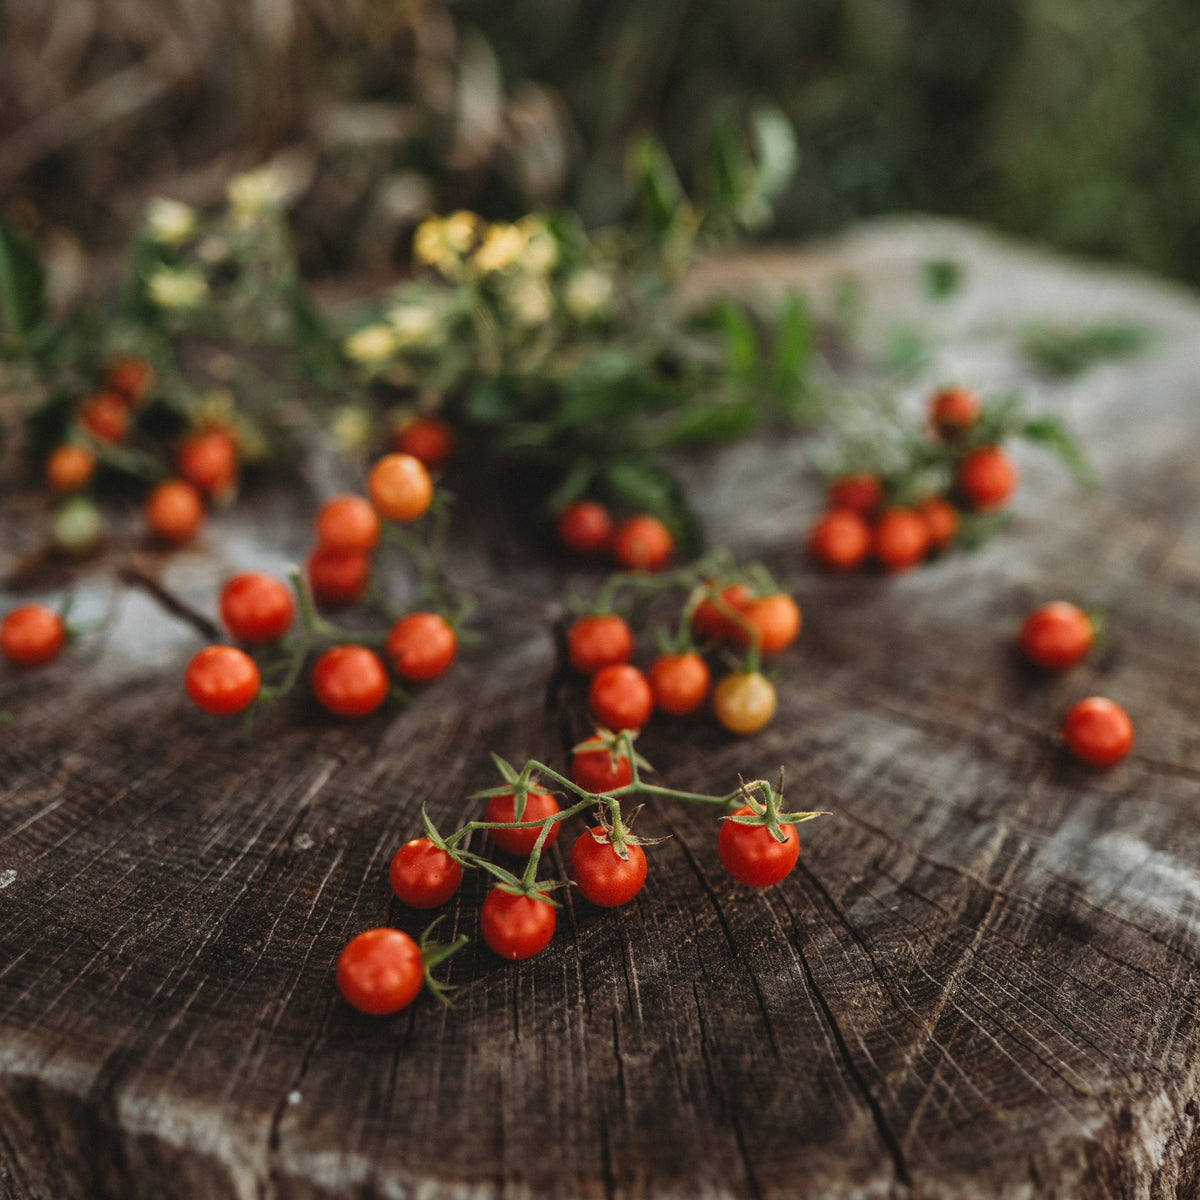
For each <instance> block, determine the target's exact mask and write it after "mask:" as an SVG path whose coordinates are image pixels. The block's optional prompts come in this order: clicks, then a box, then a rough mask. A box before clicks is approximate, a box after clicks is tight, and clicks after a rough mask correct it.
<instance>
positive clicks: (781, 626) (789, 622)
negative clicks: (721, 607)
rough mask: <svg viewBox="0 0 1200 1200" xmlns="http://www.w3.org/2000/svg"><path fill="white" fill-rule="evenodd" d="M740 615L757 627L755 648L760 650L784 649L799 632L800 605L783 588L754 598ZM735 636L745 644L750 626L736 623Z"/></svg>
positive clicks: (748, 642)
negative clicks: (781, 590) (747, 627)
mask: <svg viewBox="0 0 1200 1200" xmlns="http://www.w3.org/2000/svg"><path fill="white" fill-rule="evenodd" d="M742 615H743V617H744V618H745V619H746V620H747V621H748V622H749V623H750V625H751V626H753V628H754V629H755V630H757V632H758V649H759V651H760V652H761V653H763V654H778V653H779V651H780V650H786V649H787V648H788V646H790V645H791V644H792V643H793V642H794V641H795V640H796V638H797V637H798V636H799V634H800V607H799V605H797V603H796V602H795V600H793V599H792V598H791V596H788V595H786V594H785V593H783V592H776V593H775V594H774V595H772V596H763V597H762V598H761V599H759V600H755V601H753V602H752V603H751V604H750V605H749V606H748V607H747V608H746V610H745V612H744V613H743V614H742ZM735 640H736V641H737V642H738V644H739V645H742V646H748V645H749V644H750V640H751V635H750V632H749V630H747V629H744V628H742V627H740V626H739V627H738V629H737V637H736V639H735Z"/></svg>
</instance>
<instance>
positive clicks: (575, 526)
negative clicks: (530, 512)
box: [555, 500, 613, 557]
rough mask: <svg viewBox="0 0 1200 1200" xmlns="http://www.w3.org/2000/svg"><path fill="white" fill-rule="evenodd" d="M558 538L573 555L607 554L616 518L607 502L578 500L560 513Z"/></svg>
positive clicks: (556, 526)
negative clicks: (606, 506)
mask: <svg viewBox="0 0 1200 1200" xmlns="http://www.w3.org/2000/svg"><path fill="white" fill-rule="evenodd" d="M555 528H556V529H557V530H558V540H559V541H560V542H562V544H563V545H564V546H565V547H566V548H567V549H568V550H570V551H571V552H572V553H573V554H579V555H582V556H583V557H593V556H595V555H597V554H603V553H604V552H605V551H606V550H607V549H608V547H609V543H610V542H611V541H612V532H613V519H612V516H611V515H610V514H609V511H608V509H607V508H605V507H604V505H603V504H597V503H596V501H595V500H577V501H576V502H575V503H574V504H568V505H567V507H566V508H564V509H563V510H562V512H560V513H559V514H558V520H557V521H556V522H555Z"/></svg>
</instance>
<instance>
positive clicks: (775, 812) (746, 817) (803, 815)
mask: <svg viewBox="0 0 1200 1200" xmlns="http://www.w3.org/2000/svg"><path fill="white" fill-rule="evenodd" d="M738 782H739V783H740V784H741V786H740V787H739V789H738V797H737V803H738V804H739V805H744V806H746V807H748V808H749V809H750V810H751V811H750V812H748V813H729V814H727V815H726V816H723V817H722V818H721V820H722V821H731V822H733V823H734V824H735V825H762V826H764V827H765V828H766V829H767V831H768V832H769V833H770V835H771V836H772V837H773V838H774V839H775V840H776V841H777V842H780V843H783V842H786V841H787V840H788V839H787V835H786V834H785V833H784V831H783V826H785V825H802V824H804V822H805V821H811V820H813V819H814V818H816V817H828V816H832V815H833V814H832V813H829V812H825V811H812V812H807V811H800V810H797V811H794V812H785V811H784V810H783V809H782V808H781V807H780V805H781V803H782V801H783V768H782V767H780V768H779V784H778V786H776V787H772V786H771V784H770V783H768V782H767V780H765V779H755V780H752V781H751V782H750V783H747V782H746V781H745V780H744V779H742V778H741V777H740V776H739V777H738ZM756 792H757V793H758V795H757V796H756V795H755V793H756ZM759 797H761V799H760V798H759Z"/></svg>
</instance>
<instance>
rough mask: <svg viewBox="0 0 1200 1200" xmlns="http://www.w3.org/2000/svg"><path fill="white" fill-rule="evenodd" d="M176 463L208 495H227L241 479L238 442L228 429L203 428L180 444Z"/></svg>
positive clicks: (195, 485) (176, 454)
mask: <svg viewBox="0 0 1200 1200" xmlns="http://www.w3.org/2000/svg"><path fill="white" fill-rule="evenodd" d="M175 465H176V467H177V469H178V471H179V474H180V475H182V476H183V478H184V479H186V480H187V481H188V483H190V484H192V486H193V487H197V488H199V489H200V490H201V491H202V492H204V493H205V494H206V495H208V496H220V495H223V494H224V493H226V492H228V491H229V490H230V489H231V488H232V487H233V485H234V482H235V481H236V479H237V469H238V449H237V442H236V441H234V438H233V434H231V433H230V432H229V430H227V429H202V430H200V431H199V432H197V433H193V434H189V435H188V436H187V437H186V438H184V439H183V441H182V442H180V443H179V449H178V450H176V452H175Z"/></svg>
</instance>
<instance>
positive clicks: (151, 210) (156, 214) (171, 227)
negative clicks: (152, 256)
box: [146, 196, 196, 246]
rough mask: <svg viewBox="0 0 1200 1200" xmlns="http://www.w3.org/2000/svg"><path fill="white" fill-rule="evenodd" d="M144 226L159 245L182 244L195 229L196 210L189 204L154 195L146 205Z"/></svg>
mask: <svg viewBox="0 0 1200 1200" xmlns="http://www.w3.org/2000/svg"><path fill="white" fill-rule="evenodd" d="M146 228H147V229H148V230H149V231H150V236H151V238H153V240H154V241H156V242H157V243H158V244H159V245H160V246H182V245H183V243H184V242H186V241H187V240H188V238H190V237H191V236H192V234H193V233H195V231H196V210H195V209H194V208H192V206H191V205H190V204H183V203H181V202H180V201H178V200H168V199H167V198H166V197H165V196H155V197H154V199H152V200H151V201H150V203H149V204H148V205H147V206H146Z"/></svg>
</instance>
